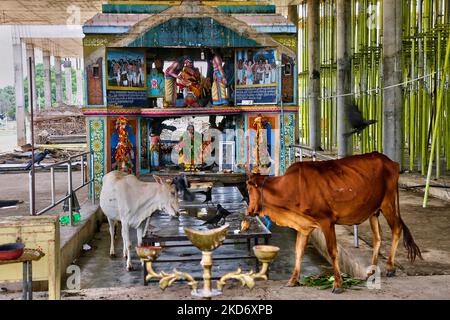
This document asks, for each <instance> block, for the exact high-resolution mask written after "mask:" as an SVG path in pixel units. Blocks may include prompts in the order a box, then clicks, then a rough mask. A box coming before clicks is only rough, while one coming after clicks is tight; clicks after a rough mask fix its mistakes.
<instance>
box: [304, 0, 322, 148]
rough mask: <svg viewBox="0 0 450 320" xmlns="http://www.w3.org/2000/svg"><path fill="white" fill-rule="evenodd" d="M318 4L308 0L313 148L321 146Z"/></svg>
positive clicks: (311, 138) (310, 120)
mask: <svg viewBox="0 0 450 320" xmlns="http://www.w3.org/2000/svg"><path fill="white" fill-rule="evenodd" d="M319 6H320V2H319V1H317V0H308V3H307V7H308V45H309V52H308V60H309V144H310V147H311V148H313V149H319V148H320V146H321V138H320V119H321V108H320V100H319V97H320V33H319V20H320V15H319Z"/></svg>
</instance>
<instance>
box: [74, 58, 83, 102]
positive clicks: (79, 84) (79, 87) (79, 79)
mask: <svg viewBox="0 0 450 320" xmlns="http://www.w3.org/2000/svg"><path fill="white" fill-rule="evenodd" d="M76 72H77V101H76V104H77V105H79V106H81V105H83V100H84V98H83V92H84V88H83V68H82V65H81V59H77V71H76Z"/></svg>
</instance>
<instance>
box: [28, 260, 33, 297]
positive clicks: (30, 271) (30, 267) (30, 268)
mask: <svg viewBox="0 0 450 320" xmlns="http://www.w3.org/2000/svg"><path fill="white" fill-rule="evenodd" d="M27 266H28V300H33V261H27Z"/></svg>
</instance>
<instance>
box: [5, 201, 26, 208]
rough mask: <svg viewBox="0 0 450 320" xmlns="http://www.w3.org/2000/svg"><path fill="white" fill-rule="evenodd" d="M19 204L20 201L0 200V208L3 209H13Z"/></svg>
mask: <svg viewBox="0 0 450 320" xmlns="http://www.w3.org/2000/svg"><path fill="white" fill-rule="evenodd" d="M19 203H23V201H21V200H0V208H5V207H13V206H16V205H18V204H19Z"/></svg>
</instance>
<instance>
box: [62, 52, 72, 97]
mask: <svg viewBox="0 0 450 320" xmlns="http://www.w3.org/2000/svg"><path fill="white" fill-rule="evenodd" d="M64 74H65V83H66V103H67V104H68V105H73V95H72V64H71V62H70V60H65V61H64Z"/></svg>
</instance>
